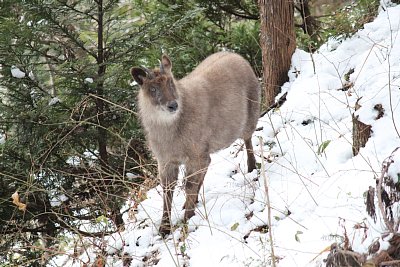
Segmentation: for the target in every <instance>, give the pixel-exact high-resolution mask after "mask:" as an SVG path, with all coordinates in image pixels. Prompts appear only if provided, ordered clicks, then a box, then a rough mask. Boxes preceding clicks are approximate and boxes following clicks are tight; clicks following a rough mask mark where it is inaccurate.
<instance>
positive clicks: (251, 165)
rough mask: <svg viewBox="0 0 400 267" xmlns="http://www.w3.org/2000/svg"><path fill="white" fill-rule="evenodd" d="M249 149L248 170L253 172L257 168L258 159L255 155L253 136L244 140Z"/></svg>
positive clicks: (247, 149)
mask: <svg viewBox="0 0 400 267" xmlns="http://www.w3.org/2000/svg"><path fill="white" fill-rule="evenodd" d="M244 144H245V146H246V151H247V170H248V172H252V171H253V170H254V169H255V168H256V159H255V157H254V151H253V144H252V143H251V137H250V138H248V139H245V140H244Z"/></svg>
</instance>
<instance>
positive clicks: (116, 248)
mask: <svg viewBox="0 0 400 267" xmlns="http://www.w3.org/2000/svg"><path fill="white" fill-rule="evenodd" d="M289 74H290V81H289V82H288V83H286V84H285V85H284V86H283V92H282V93H285V92H288V94H287V101H286V102H285V103H284V104H283V106H282V107H281V108H280V109H278V110H274V111H271V112H270V113H269V114H267V115H265V116H264V117H262V118H261V119H260V120H259V124H258V127H259V128H262V129H261V130H259V131H256V132H255V134H254V137H253V145H254V149H255V153H256V154H257V155H258V157H257V161H258V163H259V167H260V170H261V169H262V168H265V174H264V173H262V174H261V171H260V170H259V171H258V172H257V171H254V172H253V173H249V174H247V173H245V171H244V170H246V166H245V164H246V163H245V162H246V155H245V152H244V151H242V150H240V149H241V142H240V141H237V142H236V143H235V144H233V145H232V146H231V147H229V148H227V149H225V150H222V151H220V152H219V153H216V154H214V155H212V162H211V165H210V167H209V170H208V172H207V175H206V178H205V181H204V187H203V188H202V190H201V196H200V203H199V204H198V206H197V210H196V215H195V216H194V217H192V218H191V219H190V221H189V222H188V229H187V233H184V231H183V227H182V225H181V224H180V222H181V220H182V218H183V213H184V211H183V210H182V209H181V207H182V205H183V203H184V199H185V195H184V191H183V190H182V187H180V186H178V187H177V189H176V191H175V196H174V204H173V215H172V216H173V218H172V221H173V224H174V225H175V226H176V230H175V231H174V233H173V234H171V235H169V236H168V237H167V238H166V239H165V240H163V239H161V237H160V236H159V235H158V234H157V228H158V226H159V224H160V220H161V212H162V190H161V188H160V186H158V187H156V188H154V189H152V190H150V191H148V192H147V193H146V199H145V200H144V201H142V202H141V203H140V204H139V205H138V210H137V212H136V213H135V214H134V215H132V214H131V216H130V217H129V218H128V217H126V218H125V221H126V229H125V231H124V232H121V233H118V234H115V235H113V236H110V237H107V238H106V240H107V244H106V247H107V251H108V252H109V254H110V256H109V258H108V261H107V264H108V266H124V264H123V260H121V258H120V257H116V256H113V255H112V254H113V253H116V254H119V255H124V254H125V255H126V258H127V259H126V263H125V264H126V265H125V266H151V265H155V264H156V265H157V266H166V267H169V266H190V267H197V266H201V267H203V266H207V267H209V266H230V267H233V266H268V265H270V262H271V241H270V232H269V231H267V230H268V227H267V225H268V208H267V197H266V187H267V188H268V192H269V199H270V207H271V224H272V226H271V229H269V230H270V231H271V234H272V237H273V248H274V255H275V257H276V259H277V260H278V264H277V266H279V267H294V266H325V263H324V262H323V259H325V258H326V257H327V255H328V252H324V253H321V254H320V252H321V251H323V250H324V249H325V248H326V247H328V246H330V245H331V244H332V243H334V242H338V243H340V242H342V238H343V237H345V236H347V237H348V238H349V241H350V244H351V246H352V248H353V250H354V251H356V252H360V253H366V252H367V249H368V246H369V245H370V244H371V243H372V242H373V241H374V240H379V241H380V242H381V249H384V248H386V247H387V246H388V243H387V240H388V238H389V237H390V236H389V237H385V238H382V235H383V234H384V233H386V232H387V229H386V227H385V224H384V223H383V220H382V218H381V216H380V214H379V212H377V213H378V219H377V221H376V223H375V222H374V220H373V219H372V218H371V217H370V216H369V215H368V214H367V212H366V206H365V204H364V203H365V196H364V193H365V192H366V191H367V190H368V187H369V186H372V187H375V186H376V185H375V183H376V180H375V178H377V177H379V175H380V173H381V168H382V163H383V161H384V160H385V159H386V158H387V157H388V156H390V155H391V153H392V151H393V150H394V149H395V148H396V147H399V146H400V132H399V131H400V106H399V105H400V6H394V7H388V6H386V7H385V8H384V9H382V10H381V11H380V14H379V16H378V17H377V18H376V19H375V20H374V21H373V22H372V23H368V24H366V25H365V27H364V29H363V30H360V31H359V32H358V33H357V34H356V35H354V36H353V37H352V38H350V39H347V40H344V41H337V40H331V41H329V42H328V43H327V44H325V45H323V46H322V47H321V49H320V50H319V51H318V52H316V53H314V54H312V55H310V54H309V53H306V52H304V51H301V50H297V51H296V52H295V54H294V55H293V59H292V69H291V71H290V72H289ZM278 97H279V96H278ZM360 98H361V99H360ZM358 99H360V100H359V102H358V103H359V104H360V105H361V107H360V108H359V109H358V110H357V112H356V113H355V115H356V116H359V119H360V120H361V121H363V122H364V123H366V124H369V125H371V126H372V135H371V137H370V138H369V140H368V142H367V144H366V146H365V147H364V148H362V149H361V150H360V153H359V154H358V155H357V156H353V155H352V114H353V113H354V111H355V104H356V101H357V100H358ZM377 104H381V105H382V108H383V109H384V114H383V116H382V117H381V118H379V119H376V118H377V116H378V111H377V110H376V109H374V107H375V106H376V105H377ZM261 155H263V156H264V158H265V159H268V160H263V161H262V159H261ZM389 173H390V174H391V176H393V177H392V178H394V179H397V177H398V175H399V173H400V153H398V152H397V153H396V154H395V156H394V163H393V164H392V165H391V168H390V170H389ZM181 176H182V175H181ZM396 212H397V214H398V211H396ZM91 250H93V251H95V249H94V248H93V249H90V250H89V251H91ZM90 257H92V259H91V262H93V261H94V258H95V253H85V254H83V255H82V260H83V261H86V260H87V259H88V258H90ZM76 264H77V265H80V264H81V262H80V263H78V262H76Z"/></svg>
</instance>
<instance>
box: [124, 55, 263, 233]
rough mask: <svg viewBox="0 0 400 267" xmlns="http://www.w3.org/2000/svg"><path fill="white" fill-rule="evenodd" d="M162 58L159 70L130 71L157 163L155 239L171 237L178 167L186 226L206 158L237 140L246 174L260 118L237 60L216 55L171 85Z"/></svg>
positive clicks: (256, 93)
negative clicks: (159, 194)
mask: <svg viewBox="0 0 400 267" xmlns="http://www.w3.org/2000/svg"><path fill="white" fill-rule="evenodd" d="M171 68H172V63H171V61H170V59H169V58H168V57H167V56H165V55H164V56H163V57H162V60H161V64H160V69H156V70H152V71H151V70H148V69H146V68H143V67H142V68H138V67H135V68H132V69H131V74H132V76H133V78H134V79H135V80H136V81H137V82H138V84H139V85H140V86H141V90H140V91H139V97H138V98H139V109H140V112H139V113H140V118H141V121H142V124H143V126H144V129H145V131H146V134H147V139H148V141H149V144H150V148H151V150H152V151H153V153H154V155H155V156H156V158H157V161H158V171H159V178H160V181H161V185H162V187H163V191H164V199H163V200H164V205H163V206H164V207H163V217H162V222H161V226H160V233H161V234H162V235H166V234H169V233H170V230H171V229H170V216H171V203H172V196H173V190H174V187H175V184H176V180H177V176H178V168H179V166H180V165H181V164H184V165H185V166H186V178H187V179H186V184H185V190H186V202H185V205H184V208H185V217H184V220H185V221H187V220H188V219H189V218H190V217H192V216H193V215H194V210H195V206H196V203H197V201H198V193H199V190H200V187H201V186H202V184H203V179H204V175H205V173H206V171H207V168H208V165H209V164H210V154H211V153H214V152H216V151H218V150H220V149H222V148H225V147H227V146H229V145H230V144H231V143H232V142H233V141H235V140H236V139H237V138H242V139H244V141H245V145H246V149H247V156H248V164H247V165H248V171H252V170H253V169H255V168H256V166H255V158H254V154H253V151H252V149H253V148H252V144H251V136H252V134H253V132H254V130H255V127H256V124H257V120H258V117H259V102H260V89H259V83H258V80H257V78H256V76H255V75H254V72H253V70H252V69H251V67H250V65H249V63H248V62H247V61H246V60H245V59H243V58H242V57H241V56H239V55H237V54H234V53H230V52H220V53H216V54H213V55H211V56H209V57H208V58H206V59H205V60H204V61H203V62H202V63H201V64H200V65H199V66H198V67H197V68H196V69H195V70H194V71H193V72H192V73H190V74H189V75H188V76H186V77H185V78H183V79H181V80H176V79H174V77H173V74H172V72H171Z"/></svg>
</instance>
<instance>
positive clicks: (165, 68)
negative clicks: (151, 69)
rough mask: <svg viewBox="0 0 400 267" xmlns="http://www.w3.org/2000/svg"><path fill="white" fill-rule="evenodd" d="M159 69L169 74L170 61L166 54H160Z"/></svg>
mask: <svg viewBox="0 0 400 267" xmlns="http://www.w3.org/2000/svg"><path fill="white" fill-rule="evenodd" d="M160 65H161V66H160V69H161V71H162V72H165V73H166V74H169V75H171V69H172V62H171V60H170V59H169V57H168V56H167V55H165V54H164V55H162V57H161V64H160Z"/></svg>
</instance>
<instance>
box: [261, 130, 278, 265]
mask: <svg viewBox="0 0 400 267" xmlns="http://www.w3.org/2000/svg"><path fill="white" fill-rule="evenodd" d="M258 139H259V140H260V148H261V151H260V152H261V175H262V176H263V178H264V189H265V196H266V198H267V210H268V233H269V239H270V245H271V261H272V262H271V264H272V267H275V266H276V264H275V253H274V241H273V239H272V223H271V203H270V201H269V193H268V178H267V175H266V174H265V163H264V152H263V139H262V137H261V136H259V137H258Z"/></svg>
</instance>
